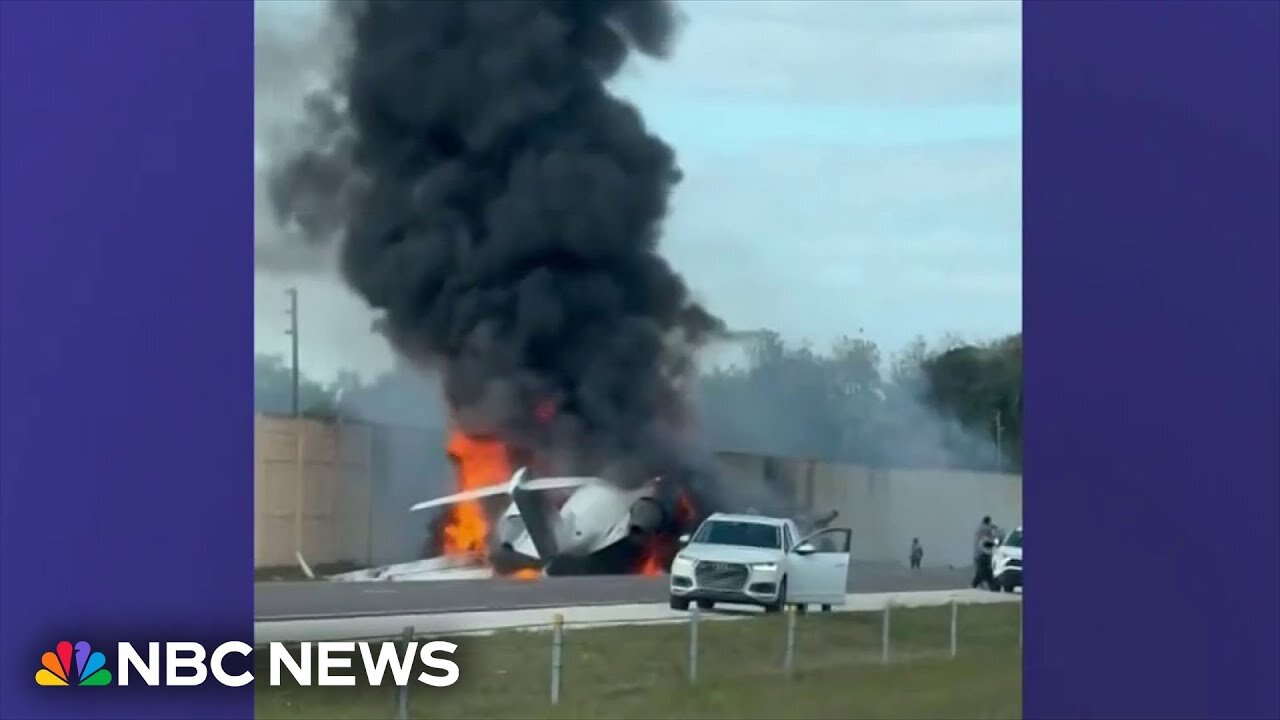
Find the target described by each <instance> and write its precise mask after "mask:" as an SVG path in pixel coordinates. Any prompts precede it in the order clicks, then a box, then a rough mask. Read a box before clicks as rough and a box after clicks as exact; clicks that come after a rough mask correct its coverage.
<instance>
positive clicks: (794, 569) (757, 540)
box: [671, 513, 852, 612]
mask: <svg viewBox="0 0 1280 720" xmlns="http://www.w3.org/2000/svg"><path fill="white" fill-rule="evenodd" d="M799 535H800V533H799V531H798V530H797V528H796V524H795V523H794V522H793V521H791V520H788V519H783V518H771V517H764V516H760V515H729V514H725V513H715V514H713V515H711V516H710V517H708V518H707V519H706V520H705V521H703V523H702V524H701V525H700V526H698V529H697V530H696V531H695V532H694V533H693V535H692V537H690V536H688V535H686V536H683V537H681V538H680V542H681V543H682V544H683V545H684V547H683V548H682V549H681V550H680V552H679V553H677V554H676V557H675V560H673V561H672V563H671V607H672V608H673V609H675V610H687V609H688V608H689V603H690V602H691V601H692V602H696V603H697V604H698V607H699V608H702V609H707V610H709V609H711V608H712V607H714V606H715V604H716V603H717V602H728V603H741V604H748V605H760V606H763V607H764V608H765V610H766V611H767V612H777V611H778V610H781V609H782V607H783V606H784V605H786V604H788V603H789V604H793V605H798V606H800V609H804V607H805V606H807V605H809V604H814V605H821V606H822V608H823V609H824V610H830V609H831V607H832V606H833V605H843V604H844V603H845V595H846V587H847V585H848V581H849V544H850V538H851V536H852V531H850V530H849V529H848V528H826V529H823V530H819V531H817V532H815V533H813V534H811V535H809V536H807V537H803V538H801V537H800V536H799Z"/></svg>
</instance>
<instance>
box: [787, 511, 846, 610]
mask: <svg viewBox="0 0 1280 720" xmlns="http://www.w3.org/2000/svg"><path fill="white" fill-rule="evenodd" d="M852 540H853V531H852V530H850V529H849V528H826V529H824V530H819V531H818V532H815V533H812V534H810V535H808V536H806V537H804V538H803V539H801V540H800V542H799V543H797V544H796V546H795V547H794V548H791V552H790V553H789V554H788V555H789V556H788V558H787V602H789V603H792V604H795V605H802V606H803V605H809V604H814V605H823V606H824V609H826V608H827V607H829V606H832V605H844V603H845V596H846V594H847V592H848V591H847V589H846V588H847V585H848V582H849V549H850V546H851V545H852Z"/></svg>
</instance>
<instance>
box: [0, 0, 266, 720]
mask: <svg viewBox="0 0 1280 720" xmlns="http://www.w3.org/2000/svg"><path fill="white" fill-rule="evenodd" d="M252 66H253V6H252V4H250V3H248V2H228V1H226V0H216V1H213V2H208V1H197V0H183V2H172V3H169V2H96V1H90V2H67V1H66V0H61V1H59V2H39V1H37V2H14V1H12V0H5V1H4V2H0V73H2V75H0V92H3V99H2V100H0V128H2V133H3V135H0V193H3V206H2V208H3V209H2V210H0V242H2V243H3V244H2V245H0V333H3V335H2V337H3V339H2V340H0V402H3V416H2V417H3V419H2V420H0V552H3V562H0V588H2V589H0V637H3V642H0V716H3V717H5V718H21V719H24V720H25V719H26V718H33V719H34V718H70V717H76V718H99V717H118V718H197V717H202V718H217V719H218V720H228V719H231V718H247V717H251V716H252V713H253V706H252V691H251V690H249V689H236V690H227V689H223V688H221V687H219V686H214V688H200V689H194V690H193V689H185V688H172V689H170V688H161V689H158V690H155V689H153V690H140V691H138V692H134V691H133V688H107V689H87V688H86V689H74V688H72V689H67V688H64V689H61V690H54V689H50V688H38V687H37V686H36V685H35V681H34V676H35V671H36V670H37V668H38V667H39V664H40V655H41V653H43V652H44V651H45V650H47V649H52V647H51V646H52V645H53V644H54V643H55V642H57V641H58V640H62V639H67V640H71V641H76V640H81V639H86V640H89V641H90V642H91V643H92V644H93V645H95V646H96V647H97V648H99V649H104V650H108V658H109V660H110V661H111V662H114V654H115V653H114V652H113V651H114V643H115V642H116V641H119V640H135V639H138V640H166V639H183V638H186V639H193V640H213V641H225V640H230V639H242V640H250V639H251V638H252V618H253V576H252V568H253V562H252V557H253V549H252V542H253V525H252V508H253V491H252V464H253V460H252V440H251V438H252V430H251V426H252V418H253V413H252V398H251V388H252V328H253V310H252V297H253V286H252V280H251V277H252V274H251V268H252V263H253V257H252V240H251V238H252V236H253V230H252V228H253V193H252V178H253V164H252V163H253V152H252V147H253V113H252V104H253V83H252V74H253V73H252ZM215 688H216V689H215Z"/></svg>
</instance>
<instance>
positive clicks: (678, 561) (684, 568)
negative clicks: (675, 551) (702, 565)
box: [671, 555, 694, 575]
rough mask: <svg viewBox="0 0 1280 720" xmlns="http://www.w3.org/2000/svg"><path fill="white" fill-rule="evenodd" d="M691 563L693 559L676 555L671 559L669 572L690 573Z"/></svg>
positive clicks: (691, 570)
mask: <svg viewBox="0 0 1280 720" xmlns="http://www.w3.org/2000/svg"><path fill="white" fill-rule="evenodd" d="M693 563H694V561H693V560H690V559H689V558H687V557H681V556H679V555H677V556H676V558H675V559H674V560H672V561H671V574H672V575H674V574H676V573H681V574H685V573H692V572H693Z"/></svg>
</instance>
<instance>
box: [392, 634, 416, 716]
mask: <svg viewBox="0 0 1280 720" xmlns="http://www.w3.org/2000/svg"><path fill="white" fill-rule="evenodd" d="M400 637H401V642H402V643H404V647H403V648H402V649H403V650H404V651H405V652H406V653H407V652H408V650H409V643H411V642H413V627H412V626H409V627H406V628H405V629H404V632H403V633H402V634H401V636H400ZM396 720H409V686H408V685H407V684H405V685H401V686H399V687H398V688H396Z"/></svg>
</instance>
